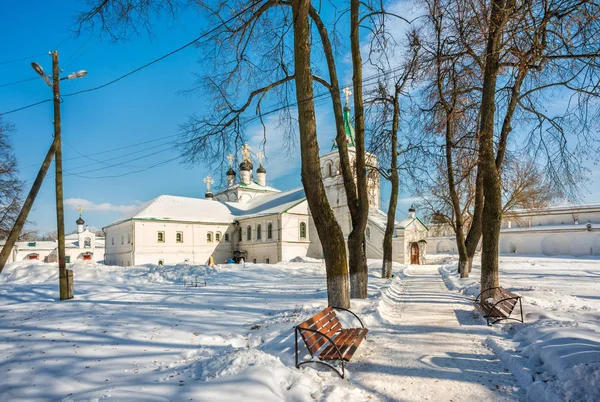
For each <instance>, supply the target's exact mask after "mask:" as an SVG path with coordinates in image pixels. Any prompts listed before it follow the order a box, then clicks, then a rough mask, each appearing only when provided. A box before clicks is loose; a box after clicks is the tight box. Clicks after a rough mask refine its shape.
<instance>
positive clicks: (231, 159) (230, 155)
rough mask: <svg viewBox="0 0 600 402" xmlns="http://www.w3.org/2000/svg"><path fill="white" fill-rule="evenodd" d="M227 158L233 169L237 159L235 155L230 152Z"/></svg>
mask: <svg viewBox="0 0 600 402" xmlns="http://www.w3.org/2000/svg"><path fill="white" fill-rule="evenodd" d="M227 159H229V168H230V169H231V168H232V167H233V160H234V159H235V157H234V156H233V154H229V155H227Z"/></svg>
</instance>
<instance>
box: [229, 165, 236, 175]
mask: <svg viewBox="0 0 600 402" xmlns="http://www.w3.org/2000/svg"><path fill="white" fill-rule="evenodd" d="M227 176H235V170H233V168H231V167H230V168H229V170H228V171H227Z"/></svg>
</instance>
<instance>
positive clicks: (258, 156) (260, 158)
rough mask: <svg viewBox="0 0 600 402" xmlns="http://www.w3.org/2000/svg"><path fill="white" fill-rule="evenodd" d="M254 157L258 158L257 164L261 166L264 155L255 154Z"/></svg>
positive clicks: (260, 153)
mask: <svg viewBox="0 0 600 402" xmlns="http://www.w3.org/2000/svg"><path fill="white" fill-rule="evenodd" d="M256 157H257V158H258V162H259V164H260V165H261V166H262V161H263V158H264V157H265V155H264V154H263V153H262V152H257V153H256Z"/></svg>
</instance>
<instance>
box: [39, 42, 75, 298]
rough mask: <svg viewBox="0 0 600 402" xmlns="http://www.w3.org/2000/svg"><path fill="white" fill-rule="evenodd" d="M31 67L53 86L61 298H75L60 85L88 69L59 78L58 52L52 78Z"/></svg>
mask: <svg viewBox="0 0 600 402" xmlns="http://www.w3.org/2000/svg"><path fill="white" fill-rule="evenodd" d="M31 67H33V69H34V70H35V71H36V72H37V73H38V74H39V75H40V76H41V77H42V79H43V80H44V82H45V83H46V84H48V86H49V87H51V88H52V93H53V101H54V141H55V142H56V143H57V146H56V152H55V154H54V166H55V168H56V175H55V178H56V226H57V232H58V272H59V288H60V300H67V299H72V298H73V271H71V270H67V265H66V262H65V211H64V206H63V181H62V143H61V132H60V130H61V128H60V86H59V83H60V81H62V80H71V79H74V78H81V77H83V76H85V75H86V74H87V71H85V70H80V71H78V72H76V73H71V74H69V75H67V76H66V77H63V78H59V76H58V74H59V69H58V52H57V51H56V50H55V51H53V52H52V80H51V79H50V77H48V76H47V75H46V74H45V73H44V69H43V68H42V67H41V66H40V65H39V64H38V63H31Z"/></svg>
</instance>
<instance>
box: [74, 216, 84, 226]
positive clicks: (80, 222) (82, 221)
mask: <svg viewBox="0 0 600 402" xmlns="http://www.w3.org/2000/svg"><path fill="white" fill-rule="evenodd" d="M75 223H77V224H78V225H83V224H84V223H85V221H84V220H83V219H81V216H80V217H79V219H77V221H75Z"/></svg>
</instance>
